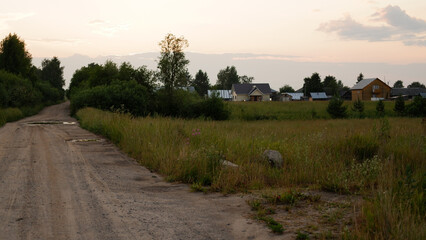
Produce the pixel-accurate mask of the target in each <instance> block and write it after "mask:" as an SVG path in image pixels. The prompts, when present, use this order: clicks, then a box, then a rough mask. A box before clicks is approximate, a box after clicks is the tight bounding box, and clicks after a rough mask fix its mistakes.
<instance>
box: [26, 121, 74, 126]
mask: <svg viewBox="0 0 426 240" xmlns="http://www.w3.org/2000/svg"><path fill="white" fill-rule="evenodd" d="M26 124H27V125H29V126H36V125H55V124H60V125H75V124H77V123H76V122H63V121H36V122H27V123H26Z"/></svg>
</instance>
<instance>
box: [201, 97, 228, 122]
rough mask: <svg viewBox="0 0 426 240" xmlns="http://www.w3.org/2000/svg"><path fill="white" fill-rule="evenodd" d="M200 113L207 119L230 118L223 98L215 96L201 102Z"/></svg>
mask: <svg viewBox="0 0 426 240" xmlns="http://www.w3.org/2000/svg"><path fill="white" fill-rule="evenodd" d="M199 113H200V115H202V116H204V117H205V118H207V119H212V120H228V119H229V116H230V112H229V110H228V109H227V106H226V105H225V103H224V102H223V100H222V99H220V98H218V97H216V96H213V97H211V98H207V99H205V100H203V101H202V102H201V103H200V104H199Z"/></svg>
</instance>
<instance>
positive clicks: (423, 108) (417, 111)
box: [407, 96, 426, 117]
mask: <svg viewBox="0 0 426 240" xmlns="http://www.w3.org/2000/svg"><path fill="white" fill-rule="evenodd" d="M407 114H408V115H409V116H411V117H425V116H426V99H424V98H422V97H420V96H416V97H415V98H414V99H413V102H412V103H411V104H409V105H408V106H407Z"/></svg>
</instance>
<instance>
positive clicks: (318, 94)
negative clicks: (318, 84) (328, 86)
mask: <svg viewBox="0 0 426 240" xmlns="http://www.w3.org/2000/svg"><path fill="white" fill-rule="evenodd" d="M311 97H312V99H327V98H328V97H327V95H326V94H325V92H311Z"/></svg>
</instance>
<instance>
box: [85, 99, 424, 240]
mask: <svg viewBox="0 0 426 240" xmlns="http://www.w3.org/2000/svg"><path fill="white" fill-rule="evenodd" d="M268 104H271V105H273V104H277V103H268ZM278 104H282V103H278ZM301 104H302V106H303V107H304V109H305V110H306V109H307V110H309V111H310V110H311V108H312V107H315V111H317V114H318V116H320V117H321V116H325V114H324V110H323V109H324V108H325V107H326V104H325V103H319V104H312V103H301ZM252 106H256V105H254V104H253V105H252ZM252 106H250V107H252ZM282 106H290V107H289V109H290V110H291V109H292V106H296V105H292V103H290V104H289V105H285V104H283V105H282ZM230 107H231V108H243V107H242V105H240V104H231V105H230ZM295 108H296V107H295ZM369 108H373V109H374V108H375V107H371V106H370V105H368V104H366V112H367V109H369ZM386 109H387V110H388V111H389V109H391V107H390V106H389V104H387V105H386ZM236 111H237V110H235V109H234V110H233V114H234V112H236ZM250 111H252V110H250ZM292 111H294V112H300V113H301V114H302V113H303V111H304V110H301V109H297V110H292ZM306 116H307V115H306ZM77 117H78V118H79V120H80V123H81V125H82V126H83V127H84V128H86V129H88V130H91V131H93V132H96V133H99V134H102V135H104V136H106V137H108V138H109V139H111V141H113V142H114V143H116V144H117V145H118V146H119V147H120V148H121V149H123V150H124V151H125V152H127V153H128V154H129V155H130V156H132V157H133V158H135V159H137V160H138V161H139V162H140V163H141V164H142V165H144V166H146V167H148V168H149V169H152V170H154V171H156V172H159V173H161V174H163V175H164V176H165V177H166V179H167V180H169V181H181V182H185V183H190V184H193V186H195V187H196V188H197V189H203V188H205V189H208V190H209V191H220V192H224V193H232V192H247V191H251V190H257V189H263V188H281V187H288V188H291V187H309V188H311V189H322V190H325V191H332V192H337V193H342V194H360V195H362V196H364V197H365V199H366V201H365V203H364V204H363V206H362V209H360V210H359V212H360V214H359V216H358V217H357V219H356V220H354V226H353V228H352V232H351V233H350V235H349V236H351V237H353V238H355V239H359V238H361V239H424V238H425V237H426V224H425V223H426V218H425V216H426V164H425V163H426V161H425V160H426V159H425V156H426V146H425V140H426V139H425V133H426V125H425V123H424V122H422V119H419V118H390V119H388V118H384V119H346V120H328V119H316V120H298V121H294V120H292V121H288V120H287V121H270V120H263V121H240V120H231V121H222V122H217V121H202V120H182V119H172V118H160V117H158V118H150V117H148V118H133V117H132V116H130V115H126V114H119V113H110V112H103V111H99V110H96V109H91V108H86V109H82V110H80V111H79V112H77ZM235 118H238V117H234V119H235ZM301 118H302V119H305V118H304V117H301ZM266 149H273V150H277V151H279V152H280V153H281V154H282V156H283V158H284V168H283V169H274V168H271V167H269V165H268V163H267V162H265V161H264V159H263V157H262V153H263V151H264V150H266ZM222 160H227V161H230V162H232V163H235V164H237V165H239V167H238V168H234V167H226V166H223V165H222V164H221V161H222Z"/></svg>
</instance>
